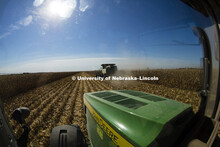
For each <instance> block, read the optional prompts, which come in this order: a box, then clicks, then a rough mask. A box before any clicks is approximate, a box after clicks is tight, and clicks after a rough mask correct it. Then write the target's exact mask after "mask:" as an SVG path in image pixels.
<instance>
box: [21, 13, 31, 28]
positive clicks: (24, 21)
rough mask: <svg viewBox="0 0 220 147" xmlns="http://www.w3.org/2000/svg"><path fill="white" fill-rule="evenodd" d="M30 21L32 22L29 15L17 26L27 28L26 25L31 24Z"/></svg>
mask: <svg viewBox="0 0 220 147" xmlns="http://www.w3.org/2000/svg"><path fill="white" fill-rule="evenodd" d="M32 20H33V17H32V15H29V16H27V17H26V18H24V19H22V20H20V21H19V24H20V25H23V26H28V25H30V24H31V22H32Z"/></svg>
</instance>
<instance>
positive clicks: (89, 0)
mask: <svg viewBox="0 0 220 147" xmlns="http://www.w3.org/2000/svg"><path fill="white" fill-rule="evenodd" d="M79 3H80V4H79V10H80V11H81V12H85V11H86V10H87V9H88V8H91V7H92V6H93V4H94V1H93V0H80V1H79Z"/></svg>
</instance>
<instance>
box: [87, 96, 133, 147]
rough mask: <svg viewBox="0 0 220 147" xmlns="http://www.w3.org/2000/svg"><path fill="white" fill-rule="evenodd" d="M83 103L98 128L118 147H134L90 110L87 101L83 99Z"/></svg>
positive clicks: (90, 107)
mask: <svg viewBox="0 0 220 147" xmlns="http://www.w3.org/2000/svg"><path fill="white" fill-rule="evenodd" d="M84 103H85V105H86V107H87V108H88V109H89V111H90V113H91V114H92V116H93V118H94V119H95V121H96V122H97V123H98V124H99V126H100V128H101V129H102V130H103V131H104V132H105V133H106V134H107V135H108V137H109V138H110V139H111V140H112V141H113V142H114V143H115V144H116V145H117V146H120V147H134V146H133V145H132V144H130V143H129V142H128V141H127V140H126V139H124V138H123V137H122V136H121V135H119V134H118V133H117V132H116V131H115V130H114V129H112V127H110V126H109V125H108V124H107V123H106V122H105V121H104V120H103V119H102V118H101V117H100V116H99V115H98V114H97V112H96V111H95V110H94V109H93V108H92V106H91V105H90V104H89V103H88V101H87V100H86V99H85V98H84Z"/></svg>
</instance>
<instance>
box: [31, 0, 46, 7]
mask: <svg viewBox="0 0 220 147" xmlns="http://www.w3.org/2000/svg"><path fill="white" fill-rule="evenodd" d="M43 2H44V0H34V2H33V6H35V7H39V6H40V5H42V4H43Z"/></svg>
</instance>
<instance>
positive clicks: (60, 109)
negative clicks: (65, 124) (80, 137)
mask: <svg viewBox="0 0 220 147" xmlns="http://www.w3.org/2000/svg"><path fill="white" fill-rule="evenodd" d="M77 83H79V82H78V81H74V82H71V86H70V87H69V88H67V89H66V91H65V92H64V94H63V95H62V96H61V97H60V99H59V101H58V102H57V105H53V106H57V107H53V108H52V109H51V111H50V113H49V114H48V115H47V119H46V120H45V121H44V122H43V124H42V127H41V128H40V129H39V130H38V132H37V134H38V135H37V136H35V137H34V139H33V141H32V143H33V144H34V145H37V146H48V145H49V136H50V133H51V131H52V129H53V127H55V126H57V125H58V122H59V121H60V120H61V117H62V115H63V114H65V108H68V107H69V105H67V103H68V101H69V100H72V99H70V95H71V93H73V92H76V90H77V89H78V87H77ZM72 103H74V101H73V102H72ZM71 105H72V104H71ZM66 113H68V114H69V115H71V111H69V112H66ZM37 143H38V144H37Z"/></svg>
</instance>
